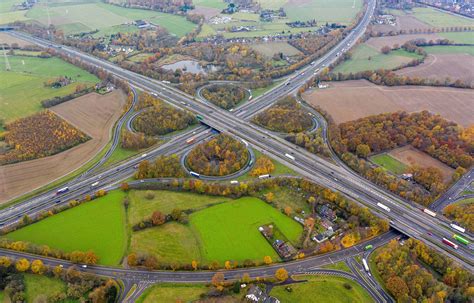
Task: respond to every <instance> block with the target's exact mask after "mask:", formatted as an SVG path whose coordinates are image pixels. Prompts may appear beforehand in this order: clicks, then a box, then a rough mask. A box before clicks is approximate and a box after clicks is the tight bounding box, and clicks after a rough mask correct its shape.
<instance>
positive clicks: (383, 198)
mask: <svg viewBox="0 0 474 303" xmlns="http://www.w3.org/2000/svg"><path fill="white" fill-rule="evenodd" d="M374 7H375V1H371V2H369V4H368V10H367V11H366V14H365V16H364V18H363V20H362V21H361V22H360V23H359V25H358V26H357V27H355V29H354V30H353V31H352V32H351V33H350V34H348V35H347V36H346V38H345V39H344V40H343V41H341V42H340V43H339V44H338V45H337V46H336V47H334V48H333V49H332V50H331V51H329V52H328V53H327V54H326V55H324V56H323V57H322V58H320V59H319V60H317V61H316V62H314V64H311V65H309V66H307V67H306V68H304V69H303V70H301V71H298V72H297V73H296V75H293V76H290V80H288V81H287V82H283V83H281V84H280V85H278V86H276V87H275V88H273V89H272V90H270V91H269V92H267V93H266V94H264V95H262V96H261V97H259V98H256V99H255V100H254V101H252V102H247V103H245V104H243V105H242V106H241V107H239V110H236V111H234V112H233V113H230V112H228V111H225V110H223V109H221V108H219V107H217V106H214V105H213V104H209V103H208V102H199V101H197V100H196V98H195V97H193V96H189V95H187V94H185V93H183V92H181V91H178V90H176V89H175V88H173V87H169V86H167V85H164V84H163V83H161V82H159V81H156V80H152V79H149V78H147V77H144V76H142V75H139V74H136V73H133V72H130V71H128V70H124V69H122V68H120V67H117V66H116V65H114V64H112V63H110V62H107V61H104V60H101V59H97V58H95V57H93V56H91V55H89V54H84V53H82V52H79V51H77V50H75V49H72V48H69V47H64V46H60V45H53V44H51V42H49V41H43V40H41V39H38V38H33V37H31V36H28V35H25V34H22V33H18V32H13V33H11V34H12V35H13V36H16V37H18V38H20V39H26V40H28V41H30V42H32V43H36V44H39V45H42V46H44V47H51V46H53V47H56V50H57V51H60V52H64V53H67V54H69V55H71V56H76V57H80V58H81V59H82V60H84V61H86V62H88V63H90V64H93V65H96V66H98V67H101V68H103V69H105V70H107V71H108V72H110V73H112V74H114V75H115V76H117V77H119V78H122V79H126V80H127V81H128V82H129V83H131V84H132V85H134V86H136V87H138V88H141V89H144V90H147V91H149V92H154V93H155V94H157V95H158V97H160V98H161V99H163V100H164V101H167V102H169V103H170V104H173V105H175V106H178V107H185V108H188V109H189V110H192V111H194V112H195V113H197V114H200V115H201V116H202V117H204V122H205V123H206V124H207V125H209V126H211V127H213V128H215V129H218V130H220V131H223V132H228V133H231V134H233V135H235V136H236V137H240V138H242V139H245V140H246V141H247V142H249V143H250V144H251V145H252V147H255V148H257V149H259V150H263V151H264V152H265V153H266V154H268V155H269V156H270V157H272V158H274V159H276V160H278V161H280V162H282V163H283V164H286V165H287V166H289V167H290V168H292V169H294V170H295V171H297V172H298V173H300V174H302V175H303V176H304V177H307V178H308V179H311V180H313V181H314V182H317V183H318V184H321V185H323V186H326V187H329V188H331V189H333V190H336V191H339V192H341V193H343V194H345V195H347V196H348V197H350V198H352V199H354V200H356V201H359V202H361V203H363V204H364V205H366V206H368V207H370V208H372V209H375V210H376V211H377V212H378V213H379V215H381V216H383V217H385V218H388V219H389V220H390V221H391V226H392V227H394V228H397V229H399V230H401V231H403V232H405V233H406V234H407V235H409V236H411V237H414V238H417V239H422V240H425V242H427V244H428V245H430V246H431V247H433V248H435V249H437V250H439V251H441V252H444V253H446V254H448V255H450V256H451V257H453V258H454V259H456V260H457V261H458V262H459V263H461V264H462V265H464V266H466V267H468V268H469V269H471V270H472V265H473V260H472V252H471V250H470V249H468V248H467V247H464V246H460V247H459V249H458V250H454V249H452V248H451V247H448V246H446V245H444V244H442V243H441V239H442V238H451V237H452V231H451V230H450V228H449V222H444V221H441V220H439V219H437V218H432V217H430V216H429V215H426V214H424V213H423V212H421V211H420V209H419V208H418V207H417V206H415V205H413V204H412V203H409V202H407V201H403V200H402V199H401V198H399V197H397V196H395V195H393V194H391V193H389V192H387V191H386V190H384V189H381V188H379V187H377V186H376V185H374V184H372V183H370V182H369V181H367V180H366V179H364V178H362V177H359V176H358V175H356V174H354V173H353V172H350V171H347V170H346V169H345V168H344V167H340V166H337V165H334V164H333V163H330V162H328V161H326V160H324V159H321V158H319V157H317V156H315V155H313V154H310V153H309V152H307V151H305V150H303V149H300V148H299V147H296V146H295V145H293V144H291V143H289V142H287V141H285V140H283V139H282V138H279V137H278V136H275V135H272V134H270V133H269V132H268V131H267V130H265V129H262V128H260V127H258V126H255V125H252V124H250V123H248V120H249V119H250V118H251V117H252V116H253V115H254V114H256V113H258V112H259V111H261V110H263V109H265V108H267V107H269V106H271V105H272V104H273V102H275V101H276V100H278V99H279V98H281V97H282V96H285V95H287V94H291V93H293V92H295V91H296V90H297V89H298V88H299V87H300V86H301V85H302V84H304V83H305V82H306V81H308V80H309V78H311V77H312V75H313V74H314V73H315V72H316V71H317V70H320V69H321V68H323V67H324V66H327V65H329V64H330V63H331V62H333V61H335V60H336V59H337V57H338V56H339V55H340V54H341V52H344V51H345V50H346V49H347V48H348V47H350V45H352V44H353V43H355V41H356V40H357V39H358V37H360V36H361V35H362V34H363V32H364V30H365V27H366V25H367V24H368V22H369V20H370V17H371V15H372V13H373V10H374ZM286 153H288V154H291V155H293V156H294V157H295V159H296V160H295V161H293V160H291V159H288V158H286V157H285V156H284V155H285V154H286ZM377 202H381V203H383V204H385V205H387V206H388V207H389V208H390V209H391V211H390V212H386V211H382V209H380V208H379V207H377ZM0 220H1V218H0ZM428 234H432V236H427V235H428ZM468 238H469V237H468ZM469 240H472V239H469Z"/></svg>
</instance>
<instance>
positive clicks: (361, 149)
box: [356, 144, 370, 158]
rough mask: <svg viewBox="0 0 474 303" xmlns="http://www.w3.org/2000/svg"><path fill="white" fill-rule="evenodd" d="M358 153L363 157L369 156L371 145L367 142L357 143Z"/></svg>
mask: <svg viewBox="0 0 474 303" xmlns="http://www.w3.org/2000/svg"><path fill="white" fill-rule="evenodd" d="M356 154H357V155H358V156H359V157H361V158H367V157H368V156H369V155H370V146H368V145H367V144H359V145H357V148H356Z"/></svg>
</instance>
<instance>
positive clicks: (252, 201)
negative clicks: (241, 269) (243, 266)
mask: <svg viewBox="0 0 474 303" xmlns="http://www.w3.org/2000/svg"><path fill="white" fill-rule="evenodd" d="M189 222H190V226H191V228H192V229H193V231H194V232H195V233H196V235H197V238H198V241H199V243H200V245H201V247H202V251H201V253H202V257H203V259H204V260H208V261H213V260H217V261H219V262H221V263H223V262H224V261H226V260H237V261H240V262H242V261H243V260H245V259H252V260H259V261H260V260H262V259H263V257H264V256H267V255H268V256H271V257H272V258H273V259H274V260H277V259H278V255H277V254H276V252H275V251H274V250H273V248H272V247H271V246H270V244H268V242H267V241H266V240H265V238H264V237H263V236H262V235H261V234H260V232H259V231H258V227H259V226H261V225H263V224H267V223H271V222H273V223H274V224H275V225H276V226H278V228H279V229H280V230H281V231H282V232H283V233H284V234H285V236H286V237H287V238H288V239H289V240H290V241H291V242H292V243H297V242H298V240H299V237H300V235H301V232H302V227H301V225H299V224H298V223H297V222H296V221H294V220H292V219H291V218H289V217H287V216H285V215H283V214H282V213H281V212H279V211H278V210H276V209H275V208H273V207H271V206H270V205H268V204H266V203H265V202H263V201H261V200H259V199H257V198H252V197H244V198H240V199H238V200H235V201H232V202H228V203H224V204H220V205H216V206H213V207H209V208H206V209H204V210H202V211H199V212H196V213H193V214H191V215H190V216H189Z"/></svg>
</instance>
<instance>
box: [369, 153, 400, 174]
mask: <svg viewBox="0 0 474 303" xmlns="http://www.w3.org/2000/svg"><path fill="white" fill-rule="evenodd" d="M370 160H371V161H372V162H374V163H375V164H377V165H378V166H381V167H383V168H385V169H387V170H389V171H390V172H392V173H394V174H396V175H400V174H403V173H404V172H405V170H406V165H405V164H403V163H402V162H400V161H398V160H397V159H395V158H393V157H392V156H390V155H389V154H385V153H383V154H379V155H375V156H372V157H370Z"/></svg>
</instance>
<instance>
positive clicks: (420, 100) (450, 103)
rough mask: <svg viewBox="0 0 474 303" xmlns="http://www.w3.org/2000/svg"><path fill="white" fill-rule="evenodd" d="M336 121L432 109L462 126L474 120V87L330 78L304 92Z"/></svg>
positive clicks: (313, 103)
mask: <svg viewBox="0 0 474 303" xmlns="http://www.w3.org/2000/svg"><path fill="white" fill-rule="evenodd" d="M303 98H304V99H305V100H306V101H307V102H308V103H310V104H311V105H315V106H319V107H321V108H322V109H323V110H325V111H326V112H328V113H329V114H330V115H331V116H332V117H333V119H334V121H335V122H336V123H342V122H346V121H351V120H355V119H359V118H363V117H367V116H370V115H376V114H380V113H386V112H396V111H401V110H404V111H407V112H417V111H422V110H428V111H430V112H432V113H436V114H440V115H441V116H442V117H444V118H445V119H448V120H451V121H454V122H456V123H458V124H460V125H462V126H465V127H467V126H469V125H472V124H473V123H474V90H470V89H457V88H445V87H429V86H397V87H387V86H378V85H375V84H372V83H370V82H368V81H366V80H355V81H343V82H330V83H329V88H327V89H316V90H313V91H309V92H307V93H305V94H304V95H303Z"/></svg>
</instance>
